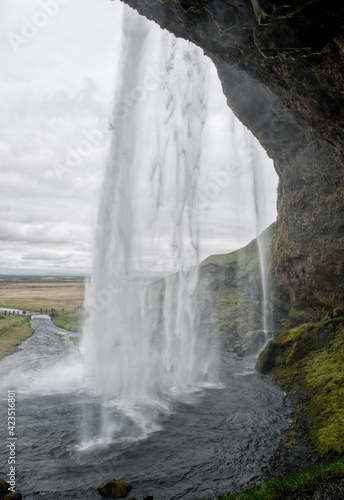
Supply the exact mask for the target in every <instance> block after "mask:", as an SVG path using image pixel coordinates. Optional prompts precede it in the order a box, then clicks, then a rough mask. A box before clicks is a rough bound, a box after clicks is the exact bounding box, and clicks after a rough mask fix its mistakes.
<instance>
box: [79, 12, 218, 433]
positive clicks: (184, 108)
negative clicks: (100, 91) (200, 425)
mask: <svg viewBox="0 0 344 500" xmlns="http://www.w3.org/2000/svg"><path fill="white" fill-rule="evenodd" d="M208 64H209V63H208V61H207V60H206V59H205V58H204V56H203V53H202V52H201V51H200V49H198V48H197V47H195V46H193V45H192V44H185V42H184V41H183V42H182V45H181V44H180V41H178V40H176V39H175V38H174V37H171V36H170V35H169V34H168V33H166V32H163V31H161V30H159V29H157V28H156V26H154V25H152V24H151V23H149V22H148V21H147V20H146V19H144V18H142V17H140V16H137V15H136V13H133V12H131V11H129V10H126V11H125V15H124V21H123V48H122V60H121V63H120V71H119V73H120V75H121V81H120V82H119V84H118V86H117V91H116V97H115V109H114V118H113V127H114V131H113V141H112V149H111V155H110V160H109V162H108V165H107V169H106V174H105V183H104V188H103V193H102V200H101V206H100V211H99V221H98V234H97V238H96V242H97V243H96V249H95V257H94V265H93V273H92V279H91V283H90V286H89V289H88V294H87V309H88V312H89V319H88V321H87V324H86V327H85V332H84V343H83V352H84V356H85V370H86V375H87V377H88V383H89V384H90V386H91V387H92V389H93V390H94V391H95V393H96V394H102V395H103V397H104V401H106V403H104V404H106V405H107V406H108V407H109V406H111V407H113V408H116V411H118V412H120V414H121V415H122V416H123V415H125V417H130V419H131V425H130V426H129V427H130V429H131V430H129V434H130V433H131V432H133V431H132V425H133V422H134V427H135V433H137V432H138V433H139V434H140V432H143V433H144V432H146V431H147V429H148V428H149V429H150V428H151V427H152V424H153V421H154V418H153V416H154V415H155V414H156V412H157V411H168V409H169V403H170V401H171V400H172V399H173V398H181V397H183V396H184V395H185V394H187V393H189V392H192V391H194V390H196V388H197V387H199V386H200V385H202V384H209V383H212V382H213V381H214V380H215V378H214V377H213V376H212V373H213V367H214V364H213V363H212V355H211V354H210V353H211V349H210V347H209V339H207V338H202V336H200V334H199V329H198V328H197V321H198V318H199V305H197V304H196V300H195V293H194V292H195V287H196V283H197V272H198V271H197V264H198V261H199V255H198V253H199V227H198V214H197V210H194V209H193V206H194V203H193V200H194V198H195V195H196V194H195V193H196V190H197V181H198V177H199V175H200V168H201V154H202V151H201V143H202V130H203V126H204V122H205V119H206V113H207V94H208V70H209V66H208ZM133 82H134V84H133ZM133 85H134V86H133ZM147 221H148V223H147ZM159 253H160V254H162V258H161V256H160V261H159ZM164 259H165V260H166V261H167V264H168V266H169V268H170V269H171V268H172V269H175V270H177V272H176V273H175V274H174V275H172V276H170V277H169V278H167V279H163V280H159V281H155V282H154V283H153V284H142V282H139V279H138V278H139V277H140V276H139V273H140V272H141V274H142V269H143V270H145V271H146V274H147V273H148V272H150V273H151V272H152V271H154V270H158V269H159V265H161V264H160V262H161V260H164ZM141 281H142V279H141ZM151 281H152V280H151ZM127 423H128V422H126V424H125V427H126V428H128V425H127ZM102 426H103V427H102V430H101V432H102V433H103V436H104V433H105V435H106V438H108V439H114V432H113V428H112V427H111V425H110V423H109V421H108V418H106V419H105V421H104V419H103V422H102ZM109 429H110V430H109ZM115 431H116V432H119V430H118V428H117V429H115ZM125 432H126V431H125V430H123V427H121V429H120V434H121V436H122V437H123V433H125Z"/></svg>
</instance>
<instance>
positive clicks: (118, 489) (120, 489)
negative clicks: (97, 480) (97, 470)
mask: <svg viewBox="0 0 344 500" xmlns="http://www.w3.org/2000/svg"><path fill="white" fill-rule="evenodd" d="M131 489H132V486H131V484H129V483H124V482H123V481H120V480H118V479H113V480H112V481H107V482H105V483H103V484H101V485H100V486H99V488H98V491H99V493H100V494H101V495H102V496H104V497H107V498H125V497H126V496H127V495H128V494H129V491H130V490H131Z"/></svg>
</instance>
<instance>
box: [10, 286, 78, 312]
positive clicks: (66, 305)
mask: <svg viewBox="0 0 344 500" xmlns="http://www.w3.org/2000/svg"><path fill="white" fill-rule="evenodd" d="M84 288H85V286H84V282H83V280H70V281H64V280H60V281H59V280H56V281H55V280H54V281H49V282H43V281H32V282H0V307H8V308H17V309H25V310H27V311H38V312H39V311H40V309H41V308H42V309H43V311H44V312H45V309H48V312H50V310H51V309H52V308H53V309H56V312H61V311H62V309H64V310H65V312H68V311H72V310H73V309H76V308H77V307H78V306H79V305H80V304H82V303H83V302H84Z"/></svg>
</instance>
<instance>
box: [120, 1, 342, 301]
mask: <svg viewBox="0 0 344 500" xmlns="http://www.w3.org/2000/svg"><path fill="white" fill-rule="evenodd" d="M123 1H124V2H125V3H127V4H128V5H130V6H131V7H133V8H135V9H136V10H137V11H138V12H139V13H140V14H142V15H145V16H146V17H148V18H149V19H152V20H154V21H155V22H157V23H158V24H159V25H160V26H161V27H162V28H165V29H167V30H169V31H170V32H172V33H174V34H175V35H176V36H178V37H182V38H185V39H188V40H190V41H192V42H194V43H195V44H197V45H199V46H200V47H202V48H203V50H204V52H205V54H206V55H208V56H209V57H210V58H211V59H212V60H213V62H214V63H215V65H216V67H217V71H218V74H219V77H220V79H221V82H222V86H223V90H224V93H225V95H226V98H227V102H228V105H229V106H230V107H231V108H232V110H233V111H234V113H235V114H236V116H237V117H238V118H239V119H240V120H241V122H242V123H243V124H244V125H246V126H247V127H248V128H249V129H250V130H251V131H252V133H253V134H254V135H255V136H256V137H257V138H258V140H259V141H260V143H261V144H262V146H263V147H264V148H265V150H266V151H267V153H268V155H269V156H270V157H271V158H272V159H273V160H274V165H275V169H276V171H277V173H278V176H279V188H278V207H277V208H278V218H277V224H276V238H275V244H274V250H273V253H272V259H271V265H270V272H271V277H272V278H273V282H274V284H275V296H276V300H277V301H279V302H281V303H284V304H289V305H290V304H291V305H292V306H293V307H305V306H309V305H313V306H314V307H317V306H318V305H319V306H323V305H326V306H329V307H333V306H334V305H340V304H342V303H343V302H344V280H343V278H344V217H343V214H344V185H343V159H344V127H343V126H344V64H343V55H344V41H343V30H344V28H343V27H344V4H343V3H342V4H340V5H338V2H335V1H334V0H290V1H289V2H287V3H286V2H284V1H282V0H274V1H273V2H271V1H270V0H227V1H223V0H208V1H206V0H156V1H155V2H151V1H150V0H123Z"/></svg>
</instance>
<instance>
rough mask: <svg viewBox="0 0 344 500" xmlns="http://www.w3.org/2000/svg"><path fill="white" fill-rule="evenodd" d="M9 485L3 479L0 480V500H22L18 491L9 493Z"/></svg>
mask: <svg viewBox="0 0 344 500" xmlns="http://www.w3.org/2000/svg"><path fill="white" fill-rule="evenodd" d="M10 487H11V485H10V484H9V483H7V482H6V481H5V480H4V479H0V500H22V494H21V493H19V491H17V492H15V493H12V492H11V491H9V489H8V488H10Z"/></svg>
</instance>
